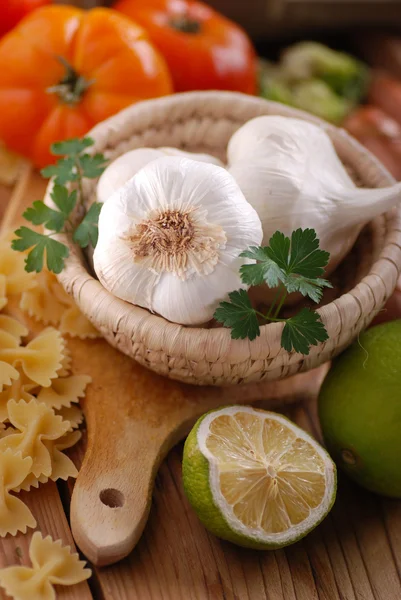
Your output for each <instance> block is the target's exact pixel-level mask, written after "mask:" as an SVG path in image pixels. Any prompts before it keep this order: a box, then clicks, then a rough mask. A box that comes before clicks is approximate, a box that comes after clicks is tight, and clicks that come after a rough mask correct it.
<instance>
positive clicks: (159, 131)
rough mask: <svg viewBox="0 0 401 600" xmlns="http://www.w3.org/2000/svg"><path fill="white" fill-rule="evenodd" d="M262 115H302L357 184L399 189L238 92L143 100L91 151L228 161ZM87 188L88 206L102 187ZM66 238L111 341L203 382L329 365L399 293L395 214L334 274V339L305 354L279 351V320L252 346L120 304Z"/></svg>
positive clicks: (85, 297) (360, 159)
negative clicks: (174, 152)
mask: <svg viewBox="0 0 401 600" xmlns="http://www.w3.org/2000/svg"><path fill="white" fill-rule="evenodd" d="M265 114H280V115H286V116H296V117H298V118H303V119H307V120H309V121H312V122H314V123H317V124H319V125H320V126H322V127H324V128H325V129H326V130H327V131H328V133H329V135H330V137H331V138H332V140H333V142H334V145H335V147H336V150H337V152H338V154H339V156H340V158H341V160H342V161H343V163H344V165H345V166H346V167H347V169H348V170H349V172H350V173H351V175H352V176H353V178H354V180H355V181H356V183H357V184H358V185H361V186H366V187H382V186H385V185H389V184H391V183H392V182H393V179H392V177H391V176H390V175H389V174H388V172H387V171H386V170H385V169H384V167H382V166H381V164H380V163H379V162H378V161H377V160H376V159H375V158H374V157H373V156H372V155H371V154H370V153H369V152H367V151H366V150H365V149H364V148H363V147H362V146H361V145H360V144H358V143H357V142H356V141H355V140H353V139H352V138H350V137H349V136H348V135H347V134H346V133H345V132H344V131H342V130H340V129H337V128H335V127H333V126H330V125H328V124H325V123H323V122H322V121H320V120H318V119H316V118H314V117H311V116H310V115H307V114H305V113H302V112H299V111H296V110H293V109H291V108H288V107H284V106H282V105H280V104H276V103H272V102H267V101H265V100H262V99H259V98H254V97H250V96H245V95H242V94H237V93H232V92H191V93H186V94H176V95H173V96H169V97H165V98H160V99H156V100H149V101H146V102H141V103H138V104H136V105H134V106H131V107H129V108H128V109H126V110H124V111H122V112H121V113H119V114H118V115H116V116H114V117H112V118H111V119H109V120H107V121H104V122H103V123H101V124H99V125H97V126H96V127H95V128H94V129H93V130H92V131H91V132H90V136H91V137H92V138H94V140H95V146H94V149H93V151H94V152H103V153H104V154H105V156H106V157H107V158H108V159H114V158H116V157H117V156H119V155H121V154H122V153H124V152H126V151H128V150H131V149H133V148H138V147H143V146H150V147H158V146H175V147H177V148H181V149H184V150H188V151H194V152H208V153H210V154H214V155H215V156H218V157H219V158H220V159H223V160H224V159H225V150H226V147H227V143H228V140H229V138H230V137H231V135H232V134H233V133H234V131H235V130H236V129H238V128H239V127H240V126H241V125H242V124H243V123H245V122H246V121H248V120H249V119H251V118H253V117H256V116H259V115H265ZM84 183H85V185H84V194H85V201H86V204H87V205H89V204H90V203H91V202H93V201H94V199H95V192H96V184H97V182H96V181H92V180H90V181H89V180H87V181H85V182H84ZM49 187H50V186H49ZM49 191H50V189H48V191H47V198H46V201H47V202H49ZM60 239H62V241H63V242H64V243H67V245H68V246H69V249H70V257H69V258H68V260H67V263H66V268H65V269H64V270H63V271H62V273H61V274H60V275H59V279H60V281H61V283H62V285H63V286H64V288H65V289H66V290H67V292H69V293H70V294H71V295H72V296H73V297H74V299H75V301H76V302H77V304H78V306H79V307H80V309H81V310H82V312H83V313H84V314H85V315H86V316H87V317H88V318H89V319H90V321H91V322H92V323H93V324H94V325H95V326H96V327H97V328H98V329H99V330H100V332H101V333H102V335H103V336H104V337H105V338H106V339H107V340H108V342H109V343H110V344H111V345H113V346H115V347H116V348H118V349H119V350H120V351H121V352H124V353H125V354H127V355H129V356H131V357H132V358H133V359H135V360H136V361H138V362H139V363H141V364H142V365H144V366H146V367H148V368H150V369H152V370H153V371H156V372H157V373H160V374H162V375H165V376H168V377H171V378H174V379H178V380H181V381H184V382H187V383H192V384H198V385H216V386H223V385H233V384H243V383H251V382H252V383H255V382H265V381H267V380H274V379H280V378H284V377H288V376H290V375H293V374H295V373H298V372H300V371H306V370H308V369H311V368H314V367H316V366H318V365H320V364H322V363H324V362H326V361H327V360H329V359H331V358H332V357H333V356H335V355H336V354H338V353H339V352H340V351H342V350H343V349H344V348H345V347H346V346H348V345H349V344H350V343H351V342H352V341H353V340H354V339H355V338H356V336H357V335H358V333H359V332H360V331H362V330H363V329H364V328H365V327H366V326H367V325H368V324H369V323H370V322H371V320H372V319H373V318H374V316H375V315H376V314H377V312H378V311H379V310H380V309H381V308H382V306H383V305H384V303H385V301H386V300H387V299H388V298H389V296H390V295H391V294H392V292H393V290H394V288H395V285H396V281H397V278H398V275H399V271H400V268H401V212H400V209H399V208H398V209H393V210H392V211H391V212H389V213H387V214H386V215H383V216H381V217H379V218H378V219H375V220H374V221H373V222H372V223H370V224H369V225H368V226H367V227H365V229H364V230H363V231H362V233H361V234H360V236H359V238H358V240H357V242H356V244H355V246H354V248H353V250H352V251H351V253H350V255H348V256H347V257H346V259H345V260H344V261H343V263H342V264H341V265H340V266H339V267H338V268H337V270H336V272H335V273H334V274H333V275H332V277H331V280H332V283H334V291H333V290H330V292H328V293H327V295H326V297H325V302H326V304H324V305H323V306H321V307H320V308H319V313H320V315H321V318H322V321H323V322H324V324H325V326H326V328H327V331H328V334H329V339H328V341H326V342H325V343H323V344H320V345H319V346H312V347H311V350H310V354H309V355H308V356H302V355H300V354H297V353H294V352H292V353H288V352H286V351H285V350H283V349H282V348H281V345H280V338H281V332H282V328H283V325H282V324H280V323H274V324H269V325H265V326H263V327H261V335H260V337H258V338H256V340H254V341H252V342H250V341H249V340H232V339H231V336H230V331H229V330H228V329H225V328H222V327H217V326H215V325H209V326H208V327H205V328H199V327H197V328H193V327H185V326H182V325H177V324H174V323H170V322H169V321H166V320H165V319H163V318H162V317H159V316H157V315H153V314H151V313H149V312H148V311H147V310H145V309H142V308H140V307H137V306H133V305H131V304H129V303H126V302H124V301H122V300H119V299H118V298H115V297H114V296H112V295H111V294H110V293H109V292H108V291H106V290H105V289H104V288H103V287H102V285H101V284H100V283H99V281H98V280H97V279H96V278H95V277H94V276H93V274H92V273H91V270H90V268H89V267H88V264H87V262H86V260H85V257H84V255H83V254H82V252H81V251H80V249H79V248H77V247H76V246H75V245H74V244H72V242H71V239H66V237H61V238H60ZM330 293H331V296H330ZM330 300H331V301H330Z"/></svg>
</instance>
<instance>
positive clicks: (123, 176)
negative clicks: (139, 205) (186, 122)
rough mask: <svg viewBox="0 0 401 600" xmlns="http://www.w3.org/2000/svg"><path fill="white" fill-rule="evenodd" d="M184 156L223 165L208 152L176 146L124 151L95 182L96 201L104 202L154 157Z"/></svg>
mask: <svg viewBox="0 0 401 600" xmlns="http://www.w3.org/2000/svg"><path fill="white" fill-rule="evenodd" d="M166 155H167V156H184V157H187V158H192V159H193V160H199V161H200V162H207V163H211V164H214V165H219V166H223V164H222V162H221V161H220V160H219V159H218V158H215V157H214V156H211V155H210V154H195V153H193V152H184V151H183V150H179V149H178V148H169V147H167V146H166V147H163V148H136V149H135V150H130V151H129V152H125V154H122V155H121V156H119V157H118V158H116V159H115V160H113V162H112V163H110V165H109V166H108V167H107V168H106V169H105V171H104V172H103V173H102V175H101V176H100V179H99V182H98V184H97V190H96V194H97V201H98V202H101V203H104V202H106V200H107V199H108V198H110V196H111V195H112V194H113V193H114V192H115V191H116V189H117V188H119V187H120V186H121V185H124V183H126V182H127V181H128V179H131V177H133V176H134V175H135V173H137V172H138V171H139V170H140V169H142V167H144V166H145V165H147V164H148V163H149V162H151V161H152V160H155V159H156V158H161V157H162V156H166Z"/></svg>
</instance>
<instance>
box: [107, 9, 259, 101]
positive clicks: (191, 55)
mask: <svg viewBox="0 0 401 600" xmlns="http://www.w3.org/2000/svg"><path fill="white" fill-rule="evenodd" d="M114 8H115V9H116V10H118V11H120V12H122V13H124V14H125V15H126V16H127V17H129V18H130V19H132V20H133V21H135V22H136V23H139V25H142V27H144V28H145V29H146V31H147V32H148V35H149V37H150V39H151V41H152V42H153V44H154V45H155V46H156V48H158V49H159V50H160V52H161V53H162V54H163V56H164V58H165V60H166V62H167V64H168V66H169V68H170V72H171V75H172V78H173V83H174V89H175V91H176V92H185V91H188V90H206V89H214V90H234V91H238V92H244V93H248V94H255V93H256V79H257V76H256V55H255V50H254V48H253V46H252V43H251V41H250V39H249V37H248V36H247V34H246V33H245V31H243V29H241V27H239V25H237V24H236V23H233V22H232V21H230V20H229V19H227V18H226V17H224V16H223V15H221V14H219V13H218V12H216V11H215V10H213V9H212V8H211V7H210V6H207V5H206V4H203V3H202V2H196V1H194V0H118V1H117V3H116V4H115V5H114Z"/></svg>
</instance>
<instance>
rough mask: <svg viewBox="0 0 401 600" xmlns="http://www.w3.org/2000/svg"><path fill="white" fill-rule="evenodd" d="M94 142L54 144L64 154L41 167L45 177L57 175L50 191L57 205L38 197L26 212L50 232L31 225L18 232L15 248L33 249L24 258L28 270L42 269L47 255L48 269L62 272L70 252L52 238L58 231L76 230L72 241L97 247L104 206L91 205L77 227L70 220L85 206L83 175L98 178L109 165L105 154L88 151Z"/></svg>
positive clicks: (32, 219) (31, 218)
mask: <svg viewBox="0 0 401 600" xmlns="http://www.w3.org/2000/svg"><path fill="white" fill-rule="evenodd" d="M93 143H94V142H93V140H92V139H91V138H83V139H81V140H79V139H75V138H74V139H71V140H66V141H64V142H56V143H55V144H53V145H52V147H51V151H52V153H53V154H54V155H56V156H60V155H65V157H64V158H60V159H59V160H58V161H57V163H56V164H55V165H51V166H49V167H46V168H45V169H43V170H42V175H43V176H44V177H54V186H53V190H52V192H51V199H52V200H53V203H54V208H50V207H48V206H46V205H45V204H44V203H43V202H42V201H41V200H37V201H36V202H34V203H33V205H32V207H30V208H28V209H27V210H26V211H25V212H24V215H23V216H24V218H25V219H26V220H27V221H29V222H30V223H32V224H33V225H44V226H45V228H46V229H47V230H48V231H49V233H39V232H37V231H34V230H32V229H29V228H28V227H20V229H18V230H17V231H16V232H15V235H16V236H17V239H15V240H13V242H12V248H13V249H14V250H16V251H18V252H25V251H26V250H29V249H30V248H31V250H30V252H29V253H28V255H27V258H26V261H25V263H26V264H25V269H26V271H28V272H31V271H36V272H40V271H41V270H42V269H43V265H44V262H45V257H46V265H47V268H48V269H49V271H52V272H53V273H60V272H61V271H62V270H63V268H64V261H65V259H66V258H67V257H68V255H69V251H68V248H67V246H65V244H62V243H61V242H58V241H57V240H54V239H52V236H54V235H55V234H58V233H67V232H69V231H73V240H74V242H75V243H77V244H78V245H79V246H81V248H86V247H87V246H88V245H89V244H90V243H91V244H92V246H93V247H95V246H96V243H97V237H98V227H97V223H98V219H99V214H100V209H101V207H102V205H101V204H98V203H95V204H92V206H91V207H90V209H89V211H88V213H87V214H86V215H85V217H84V218H83V219H82V221H81V223H80V224H79V225H78V226H77V227H76V228H75V229H74V226H73V224H72V221H71V217H72V214H73V212H74V210H75V209H76V207H77V205H78V206H81V207H82V203H83V193H82V180H83V178H84V177H87V178H96V177H99V175H101V174H102V173H103V171H104V169H105V167H106V160H105V158H104V156H103V155H102V154H95V155H94V156H91V155H90V154H88V153H86V152H85V150H86V149H87V148H89V147H90V146H92V145H93ZM68 182H72V183H74V185H75V186H76V189H74V190H73V191H72V192H69V190H68V188H67V187H66V186H65V184H66V183H68Z"/></svg>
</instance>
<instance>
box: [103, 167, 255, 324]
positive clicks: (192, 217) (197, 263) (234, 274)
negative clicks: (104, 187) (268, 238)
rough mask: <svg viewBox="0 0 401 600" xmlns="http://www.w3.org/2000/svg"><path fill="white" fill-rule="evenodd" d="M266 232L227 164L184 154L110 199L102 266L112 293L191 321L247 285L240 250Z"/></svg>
mask: <svg viewBox="0 0 401 600" xmlns="http://www.w3.org/2000/svg"><path fill="white" fill-rule="evenodd" d="M261 240H262V227H261V223H260V219H259V217H258V215H257V213H256V211H255V210H254V209H253V208H252V207H251V205H250V204H249V203H248V202H247V201H246V200H245V198H244V196H243V194H242V192H241V190H240V189H239V187H238V185H237V184H236V183H235V181H234V179H233V177H231V175H229V173H227V172H226V171H225V169H223V168H221V167H219V166H216V165H213V164H207V163H202V162H198V161H194V160H190V159H187V158H181V157H177V156H166V157H162V158H158V159H156V160H153V161H152V162H150V163H148V164H147V165H146V166H145V167H143V168H142V169H141V170H140V171H139V172H138V173H137V174H136V175H135V176H134V177H132V178H131V179H130V180H129V181H128V182H127V183H126V184H125V185H124V186H122V187H120V188H119V189H118V190H117V191H116V192H115V193H114V194H113V195H112V196H111V197H110V198H109V199H108V200H107V202H106V203H105V204H104V206H103V208H102V211H101V213H100V219H99V239H98V243H97V246H96V249H95V253H94V266H95V271H96V273H97V275H98V277H99V280H100V281H101V283H102V284H103V285H104V287H105V288H106V289H107V290H109V292H111V293H112V294H114V295H115V296H117V297H118V298H121V299H123V300H126V301H127V302H131V303H133V304H137V305H139V306H142V307H144V308H148V309H149V310H151V311H152V312H156V313H158V314H160V315H162V316H163V317H165V318H166V319H169V320H170V321H173V322H175V323H181V324H186V325H195V324H201V323H205V322H207V321H209V320H210V319H211V318H212V317H213V313H214V311H215V309H216V307H217V305H218V304H219V302H220V301H221V300H222V299H224V298H225V297H226V296H227V294H228V293H229V292H231V291H232V290H236V289H239V288H241V287H242V288H243V287H244V285H243V284H242V283H241V279H240V275H239V268H240V266H241V265H242V264H244V263H246V262H252V261H249V260H248V259H244V258H240V257H239V255H240V253H241V252H242V251H243V250H245V249H246V248H248V247H249V246H252V245H259V244H260V242H261Z"/></svg>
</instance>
